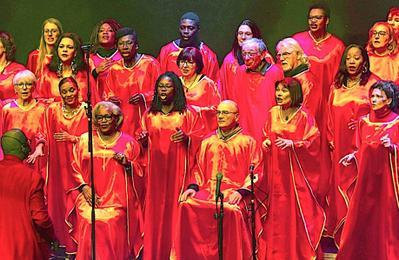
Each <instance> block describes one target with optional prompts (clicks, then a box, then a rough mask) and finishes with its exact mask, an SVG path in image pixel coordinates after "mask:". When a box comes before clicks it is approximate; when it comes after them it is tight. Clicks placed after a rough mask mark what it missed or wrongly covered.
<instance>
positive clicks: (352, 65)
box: [345, 47, 364, 76]
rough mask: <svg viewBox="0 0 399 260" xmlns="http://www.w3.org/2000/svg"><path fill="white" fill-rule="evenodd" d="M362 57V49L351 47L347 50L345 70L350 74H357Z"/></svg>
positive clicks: (359, 71)
mask: <svg viewBox="0 0 399 260" xmlns="http://www.w3.org/2000/svg"><path fill="white" fill-rule="evenodd" d="M363 64H364V59H363V56H362V51H361V50H360V49H359V48H357V47H353V48H350V49H349V50H348V53H347V55H346V58H345V65H346V71H347V72H348V74H349V75H350V76H355V75H359V73H361V71H362V69H363V66H362V65H363Z"/></svg>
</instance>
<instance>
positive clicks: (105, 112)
mask: <svg viewBox="0 0 399 260" xmlns="http://www.w3.org/2000/svg"><path fill="white" fill-rule="evenodd" d="M95 124H96V126H97V129H98V130H99V131H100V132H101V134H103V135H112V134H113V133H115V132H116V131H117V118H116V116H114V115H113V114H112V112H111V111H110V110H109V109H108V108H107V107H105V106H101V107H99V109H98V110H97V112H96V115H95Z"/></svg>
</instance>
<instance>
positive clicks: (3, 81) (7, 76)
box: [0, 61, 25, 101]
mask: <svg viewBox="0 0 399 260" xmlns="http://www.w3.org/2000/svg"><path fill="white" fill-rule="evenodd" d="M24 69H25V67H24V66H23V65H22V64H19V63H17V62H15V61H13V62H11V63H10V64H8V65H7V66H6V67H5V68H4V70H3V71H2V72H1V73H0V100H1V101H4V100H6V99H13V98H16V97H17V96H16V94H15V91H14V84H13V83H12V80H13V79H14V76H15V74H17V73H18V72H20V71H21V70H24Z"/></svg>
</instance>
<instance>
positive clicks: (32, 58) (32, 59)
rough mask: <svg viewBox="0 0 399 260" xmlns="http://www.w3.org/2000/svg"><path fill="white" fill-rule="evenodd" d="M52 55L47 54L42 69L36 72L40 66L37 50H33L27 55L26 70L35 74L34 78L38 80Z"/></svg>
mask: <svg viewBox="0 0 399 260" xmlns="http://www.w3.org/2000/svg"><path fill="white" fill-rule="evenodd" d="M52 57H53V55H51V54H47V55H46V56H45V58H44V60H43V67H42V69H41V70H40V71H38V68H39V66H40V64H39V50H37V49H36V50H33V51H31V52H30V53H29V55H28V60H27V62H26V68H27V69H28V70H30V71H32V72H33V73H35V75H36V77H37V78H39V77H40V75H41V74H42V73H43V68H44V67H45V66H46V65H47V64H49V63H50V61H51V58H52Z"/></svg>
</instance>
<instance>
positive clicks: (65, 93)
mask: <svg viewBox="0 0 399 260" xmlns="http://www.w3.org/2000/svg"><path fill="white" fill-rule="evenodd" d="M60 95H61V98H62V101H63V103H64V104H65V105H68V106H70V107H76V105H77V104H78V103H79V89H78V87H77V86H76V85H75V84H73V83H72V82H68V81H67V82H65V83H64V84H62V85H61V87H60Z"/></svg>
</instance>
